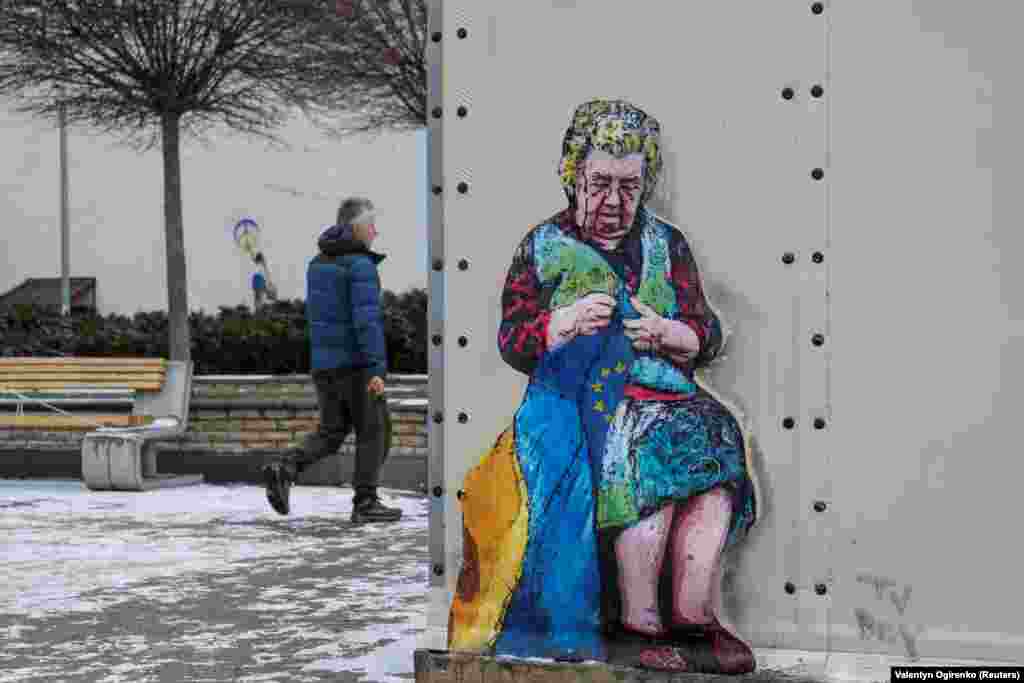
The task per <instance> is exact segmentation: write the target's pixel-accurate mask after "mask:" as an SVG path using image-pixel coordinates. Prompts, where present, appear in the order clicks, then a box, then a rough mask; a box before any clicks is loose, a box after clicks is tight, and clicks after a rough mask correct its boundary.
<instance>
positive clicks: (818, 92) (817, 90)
mask: <svg viewBox="0 0 1024 683" xmlns="http://www.w3.org/2000/svg"><path fill="white" fill-rule="evenodd" d="M824 94H825V89H824V88H823V87H821V86H820V85H815V86H814V87H812V88H811V97H821V96H822V95H824Z"/></svg>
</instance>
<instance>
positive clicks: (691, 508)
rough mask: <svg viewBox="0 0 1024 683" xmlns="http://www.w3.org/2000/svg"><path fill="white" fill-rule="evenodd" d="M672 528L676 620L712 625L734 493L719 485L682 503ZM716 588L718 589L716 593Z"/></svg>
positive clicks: (673, 608) (673, 602)
mask: <svg viewBox="0 0 1024 683" xmlns="http://www.w3.org/2000/svg"><path fill="white" fill-rule="evenodd" d="M677 507H678V512H677V513H676V520H675V521H676V524H675V528H674V529H673V531H672V539H671V552H672V560H673V562H672V619H673V621H674V622H677V623H678V624H681V625H682V624H708V623H711V622H712V621H713V619H714V618H715V607H716V605H715V600H716V599H720V591H721V586H718V587H715V586H714V583H715V581H719V582H720V581H721V557H722V550H723V548H724V547H725V539H726V536H727V534H728V532H729V524H730V522H731V520H732V496H731V495H730V494H729V492H728V491H727V490H726V489H725V488H723V487H721V486H719V487H715V488H713V489H711V490H710V491H708V492H706V493H703V494H701V495H699V496H696V497H694V498H692V499H691V500H689V501H687V502H686V504H685V505H680V506H677ZM716 591H718V592H717V593H716Z"/></svg>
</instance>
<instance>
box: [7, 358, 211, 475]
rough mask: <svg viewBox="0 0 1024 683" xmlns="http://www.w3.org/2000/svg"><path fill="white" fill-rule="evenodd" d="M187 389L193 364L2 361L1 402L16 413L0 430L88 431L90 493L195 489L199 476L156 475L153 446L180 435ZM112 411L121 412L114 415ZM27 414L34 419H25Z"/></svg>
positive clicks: (85, 471) (85, 460)
mask: <svg viewBox="0 0 1024 683" xmlns="http://www.w3.org/2000/svg"><path fill="white" fill-rule="evenodd" d="M191 391H192V364H191V363H183V362H175V361H167V360H164V359H160V358H156V359H150V358H77V357H71V358H7V359H0V404H4V405H6V406H7V407H8V409H9V408H10V407H11V406H13V407H14V409H15V414H14V415H9V414H4V415H0V429H2V428H7V429H40V430H75V431H88V432H89V433H88V434H86V436H85V438H84V439H83V441H82V479H83V481H84V482H85V484H86V486H87V487H88V488H90V489H94V490H108V489H117V490H130V491H145V490H150V489H154V488H162V487H166V486H182V485H187V484H195V483H199V482H201V481H202V475H162V474H160V473H158V472H157V467H156V448H155V446H156V444H157V443H159V442H161V441H173V440H176V439H177V438H178V437H180V436H181V435H182V434H184V432H185V430H186V429H187V426H188V411H189V399H190V395H191ZM115 405H117V406H120V407H121V408H122V410H125V411H127V412H121V413H113V411H112V410H111V407H112V406H115ZM26 408H30V409H31V410H32V411H33V413H35V414H26V413H25V409H26ZM71 409H75V410H74V412H72V411H71ZM79 409H80V410H79ZM41 411H42V412H41ZM45 411H49V412H45Z"/></svg>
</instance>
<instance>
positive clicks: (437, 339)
mask: <svg viewBox="0 0 1024 683" xmlns="http://www.w3.org/2000/svg"><path fill="white" fill-rule="evenodd" d="M430 341H432V342H434V346H440V345H441V342H442V341H444V339H443V338H442V337H441V335H439V334H435V335H434V336H433V337H431V338H430Z"/></svg>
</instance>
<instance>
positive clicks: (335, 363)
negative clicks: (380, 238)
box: [306, 225, 387, 377]
mask: <svg viewBox="0 0 1024 683" xmlns="http://www.w3.org/2000/svg"><path fill="white" fill-rule="evenodd" d="M317 246H318V247H319V248H320V253H319V254H318V255H317V256H316V258H314V259H313V261H312V262H311V263H310V264H309V269H308V270H307V271H306V321H307V324H308V326H309V339H310V345H311V346H312V349H311V351H312V353H311V356H312V369H313V370H327V369H333V368H346V369H363V368H365V369H368V370H369V372H370V376H374V377H384V376H385V375H386V374H387V349H386V346H385V342H384V318H383V315H382V314H381V307H380V293H381V288H380V274H379V273H378V272H377V265H378V264H379V263H380V262H381V261H383V260H384V256H382V255H381V254H377V253H374V252H372V251H370V250H368V249H367V248H366V247H365V246H363V244H362V243H360V242H358V241H356V240H355V239H354V238H353V237H352V226H350V225H335V226H332V227H330V228H328V229H327V230H325V231H324V232H323V233H322V234H321V235H320V240H319V242H318V243H317Z"/></svg>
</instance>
